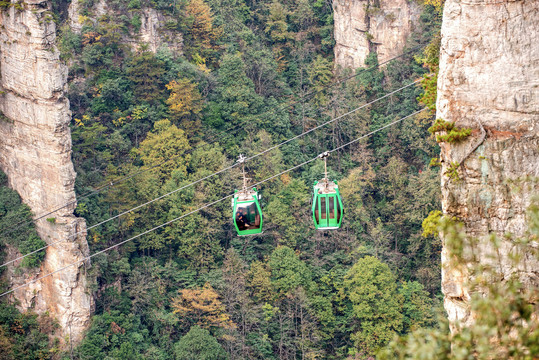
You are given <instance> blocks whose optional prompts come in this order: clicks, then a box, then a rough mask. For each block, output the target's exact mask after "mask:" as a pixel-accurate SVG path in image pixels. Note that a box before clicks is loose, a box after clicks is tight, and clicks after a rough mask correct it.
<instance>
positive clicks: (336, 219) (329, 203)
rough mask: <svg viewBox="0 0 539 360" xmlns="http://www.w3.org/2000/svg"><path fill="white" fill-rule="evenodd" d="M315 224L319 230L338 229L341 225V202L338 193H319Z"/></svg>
mask: <svg viewBox="0 0 539 360" xmlns="http://www.w3.org/2000/svg"><path fill="white" fill-rule="evenodd" d="M314 205H315V209H314V224H315V227H316V229H318V230H328V229H338V228H340V226H341V208H342V206H341V204H340V202H339V198H338V196H337V194H317V196H316V204H314Z"/></svg>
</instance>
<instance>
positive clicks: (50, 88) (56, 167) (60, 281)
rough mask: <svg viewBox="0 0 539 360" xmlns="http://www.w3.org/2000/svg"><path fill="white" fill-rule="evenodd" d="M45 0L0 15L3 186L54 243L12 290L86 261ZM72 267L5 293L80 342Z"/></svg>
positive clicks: (85, 303)
mask: <svg viewBox="0 0 539 360" xmlns="http://www.w3.org/2000/svg"><path fill="white" fill-rule="evenodd" d="M50 6H51V3H50V1H43V0H26V1H25V2H24V5H23V8H22V9H16V8H15V7H9V8H8V9H2V11H1V12H0V24H1V26H0V70H1V80H0V94H1V95H0V111H1V112H2V113H3V116H2V119H1V120H0V167H1V168H2V170H3V171H4V172H5V173H6V174H7V176H8V180H9V185H10V187H12V188H13V189H15V190H16V191H17V192H18V193H19V194H20V196H21V198H22V199H23V201H24V202H25V203H26V204H28V205H29V206H30V208H31V209H32V212H33V214H34V215H35V216H39V215H42V214H46V213H48V212H50V211H52V210H55V209H58V208H61V207H62V206H63V205H64V204H67V203H70V205H69V206H67V207H64V208H62V209H61V210H59V211H57V212H55V213H54V214H51V215H49V216H47V217H50V218H52V217H54V218H55V223H52V221H47V220H46V218H43V219H40V220H38V221H36V228H37V231H38V234H39V235H40V237H41V238H42V239H43V240H44V241H46V242H47V243H49V244H50V243H53V242H59V243H58V244H55V245H53V246H50V247H48V248H47V250H46V255H45V259H44V261H43V263H42V265H41V268H40V269H38V270H36V271H33V272H26V273H24V274H22V275H17V273H16V272H14V269H13V268H12V267H11V268H9V269H8V272H7V277H8V280H9V281H10V285H11V286H12V287H16V286H18V285H20V284H23V283H26V282H28V281H31V280H34V279H36V278H38V277H40V276H43V275H44V274H47V273H50V272H53V271H55V270H57V269H60V268H62V267H64V266H66V265H68V264H71V263H74V262H77V261H80V260H81V259H83V258H84V257H85V256H87V255H88V245H87V243H86V224H85V221H84V220H83V219H80V218H77V217H75V216H74V215H73V210H74V208H75V206H76V199H75V192H74V183H75V175H76V174H75V171H74V169H73V164H72V162H71V133H70V129H69V122H70V109H69V101H68V100H67V99H66V97H65V95H64V90H65V85H66V80H67V68H66V67H65V66H64V65H62V64H61V63H60V60H59V54H58V51H57V50H56V47H55V41H56V26H55V24H54V22H53V21H52V14H51V12H50ZM86 265H87V264H83V263H78V264H77V265H76V266H73V267H70V268H69V269H66V270H65V271H61V272H58V273H56V274H54V275H52V276H50V277H47V278H45V279H43V280H41V281H37V282H35V283H33V284H31V285H30V286H27V287H24V288H21V289H19V290H17V291H15V292H14V294H13V295H12V296H13V297H14V298H15V299H17V300H18V301H19V307H20V308H21V310H26V309H29V308H33V309H34V311H36V312H38V313H43V312H48V313H49V314H50V315H51V316H53V317H55V318H56V319H57V320H58V323H59V325H60V331H61V333H62V335H63V336H62V339H65V338H67V337H69V338H70V339H72V340H74V341H75V342H77V341H79V340H80V338H81V336H82V332H83V331H84V330H85V329H86V328H87V327H88V325H89V319H90V313H91V309H90V308H91V296H90V295H89V293H88V291H87V284H86V278H85V276H84V270H85V268H84V266H86Z"/></svg>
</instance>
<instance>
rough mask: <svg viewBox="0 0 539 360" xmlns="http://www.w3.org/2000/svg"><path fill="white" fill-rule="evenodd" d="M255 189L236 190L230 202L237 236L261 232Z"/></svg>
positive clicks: (258, 204)
mask: <svg viewBox="0 0 539 360" xmlns="http://www.w3.org/2000/svg"><path fill="white" fill-rule="evenodd" d="M258 200H259V196H258V192H257V191H256V188H253V189H252V190H236V193H235V194H234V199H233V200H232V207H233V221H234V226H235V227H236V231H237V233H238V235H240V236H241V235H255V234H260V233H261V232H262V223H263V219H262V210H261V208H260V203H259V202H258Z"/></svg>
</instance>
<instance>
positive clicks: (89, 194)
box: [0, 45, 422, 267]
mask: <svg viewBox="0 0 539 360" xmlns="http://www.w3.org/2000/svg"><path fill="white" fill-rule="evenodd" d="M419 48H422V45H417V46H415V47H413V48H411V49H410V50H408V51H405V52H403V53H402V54H400V55H397V56H394V57H392V58H390V59H388V60H386V61H383V62H381V63H379V64H377V65H373V66H371V67H369V68H366V69H362V70H360V71H359V72H357V73H356V74H353V75H350V76H347V77H344V78H342V79H338V80H336V81H334V82H332V83H331V84H328V85H325V86H323V87H322V88H321V89H319V90H315V91H311V92H308V93H307V94H304V95H303V96H301V98H300V99H299V100H296V101H293V102H291V103H289V104H285V106H282V108H281V109H279V107H278V108H276V109H270V110H267V111H265V112H263V113H262V114H260V115H259V116H265V115H267V114H272V113H274V114H275V113H277V112H280V111H284V110H286V109H288V108H291V107H293V106H295V105H298V104H300V103H302V102H303V101H305V99H306V98H308V97H310V96H316V95H318V94H319V93H321V92H323V91H325V90H327V89H329V88H332V87H333V86H336V85H339V84H341V83H343V82H346V81H348V80H351V79H353V78H356V77H358V76H360V75H362V74H365V73H367V72H370V71H373V70H375V69H378V68H379V67H380V66H382V65H385V64H387V63H389V62H391V61H393V60H396V59H398V58H401V57H403V56H405V55H408V54H411V53H413V52H414V51H416V50H417V49H419ZM307 100H310V99H307ZM243 125H244V124H243V122H242V123H240V124H238V125H236V126H233V127H230V128H228V129H224V130H223V131H222V134H221V135H220V136H219V135H217V134H216V135H214V136H213V137H212V138H211V139H210V140H209V141H210V142H205V143H204V144H200V145H196V146H195V147H193V148H192V149H190V150H188V151H186V152H185V153H184V154H181V155H175V156H172V157H170V158H168V159H166V160H164V161H162V162H160V163H158V164H155V165H152V166H151V167H149V168H146V169H142V170H139V171H137V172H135V173H133V174H129V175H126V176H124V177H120V178H118V179H116V180H112V181H109V182H107V183H106V184H103V185H100V186H98V187H97V188H96V189H94V190H91V191H88V192H86V193H85V194H83V195H81V196H80V197H78V198H77V199H76V200H73V201H70V202H67V203H65V204H64V205H61V206H59V207H58V208H56V209H54V210H51V211H49V212H47V213H45V214H42V215H39V216H37V217H36V218H35V219H32V220H30V221H27V220H22V221H20V222H18V223H16V224H14V225H12V226H11V227H9V228H6V229H2V230H1V232H0V235H4V234H6V233H11V232H12V231H14V230H16V229H18V228H20V227H21V226H23V225H26V224H29V223H31V222H36V221H38V220H41V219H43V218H45V217H47V216H49V215H52V214H54V213H56V212H58V211H60V210H62V209H65V208H66V207H68V206H71V205H74V204H76V203H77V202H78V201H80V200H83V199H86V198H89V197H92V196H94V195H97V194H99V193H101V192H102V191H105V190H108V189H111V188H113V187H114V186H116V185H117V184H120V183H122V182H125V181H127V180H129V179H132V178H133V177H136V176H138V175H140V174H143V173H145V172H147V171H150V170H152V169H155V168H157V167H160V166H161V165H163V164H165V163H168V162H169V161H172V160H174V159H176V158H178V157H180V156H185V155H188V154H191V153H192V152H194V151H195V150H197V149H198V148H202V147H204V146H209V145H212V144H214V143H215V142H217V141H219V140H221V139H223V138H224V137H226V136H229V135H230V134H231V133H233V132H236V131H237V130H238V129H240V128H241V127H242V126H243ZM0 267H1V266H0Z"/></svg>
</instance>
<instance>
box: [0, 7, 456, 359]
mask: <svg viewBox="0 0 539 360" xmlns="http://www.w3.org/2000/svg"><path fill="white" fill-rule="evenodd" d="M80 3H81V4H82V7H81V13H80V17H79V19H80V21H81V22H82V23H83V26H82V31H81V33H80V34H79V33H75V32H73V31H71V30H70V28H69V26H68V25H64V22H65V17H66V14H67V12H66V6H67V2H64V1H58V2H56V3H55V7H54V11H55V20H56V21H57V22H58V28H59V29H58V32H59V41H58V47H59V49H60V51H61V54H62V59H63V60H64V61H65V62H66V63H67V64H68V66H69V92H68V97H69V100H70V103H71V110H72V112H73V121H72V136H73V161H74V164H75V169H76V171H77V182H76V191H77V194H78V196H79V202H78V207H77V209H76V215H77V216H81V217H84V218H85V219H86V221H87V224H88V225H89V226H91V225H94V224H97V223H99V222H101V221H104V220H107V219H108V218H110V217H111V216H115V215H117V214H120V213H122V212H123V211H126V210H129V209H131V208H133V207H135V206H137V205H139V204H142V203H146V202H148V201H150V200H152V199H155V198H157V197H159V196H160V195H163V194H166V193H169V192H171V191H173V190H175V189H177V188H179V187H182V186H184V185H187V184H190V183H191V182H193V181H196V180H198V179H200V178H203V177H205V176H207V175H210V174H212V173H214V172H216V171H219V170H220V169H222V168H224V167H227V166H231V165H233V164H234V163H235V161H236V159H237V157H238V155H239V154H244V155H246V156H252V155H254V154H257V153H259V152H261V151H263V150H265V149H267V148H269V147H271V146H272V145H275V144H278V143H280V142H282V141H284V140H286V139H288V138H291V137H293V136H295V135H298V134H300V133H302V132H304V131H306V130H309V129H312V128H313V127H316V126H317V125H319V124H323V123H324V122H326V121H328V120H330V119H333V118H335V117H337V116H340V115H342V114H344V113H346V112H348V111H350V110H352V109H355V108H357V107H358V106H360V105H362V104H366V103H368V102H371V101H373V100H375V99H378V98H379V97H381V96H383V95H385V94H387V93H389V92H391V91H393V90H395V89H399V88H401V87H403V86H405V85H408V84H410V83H412V82H414V81H416V80H418V79H420V78H422V77H423V76H425V79H426V80H425V81H424V82H423V85H424V86H423V87H421V86H419V85H418V86H411V87H407V88H406V89H404V90H402V91H399V92H397V93H395V94H394V95H391V96H390V97H388V98H387V99H385V100H383V101H380V102H376V103H374V104H372V105H369V106H367V107H365V108H364V109H362V110H361V111H358V112H355V113H354V114H352V115H350V116H346V117H344V118H343V119H342V120H339V121H337V122H333V123H332V124H330V125H328V126H326V127H323V128H321V129H318V130H316V131H313V132H311V133H309V134H308V135H306V136H304V137H301V138H299V139H297V140H295V141H292V142H289V143H287V144H285V145H283V146H281V147H279V148H277V149H275V150H272V151H270V152H267V153H265V154H264V155H262V156H260V157H257V158H255V159H253V160H252V161H248V162H247V164H246V167H247V170H248V174H249V176H250V177H251V178H252V182H253V183H254V182H258V181H262V180H264V179H267V178H269V177H270V176H273V175H274V174H278V173H279V172H281V171H283V170H286V169H288V168H290V167H293V166H295V165H297V164H299V163H302V162H304V161H306V160H308V159H311V158H313V157H315V156H316V155H318V154H320V153H322V152H323V151H326V150H331V149H334V148H336V147H338V146H341V145H343V144H345V143H347V142H349V141H351V140H353V139H355V138H357V137H359V136H361V135H363V134H366V133H368V132H369V131H372V130H375V129H378V128H379V127H381V126H383V125H385V124H387V123H389V122H391V121H394V120H396V119H399V118H402V117H404V116H407V115H409V114H411V113H413V112H414V111H416V110H419V109H421V108H423V107H424V106H429V107H431V108H432V105H433V99H435V95H434V97H433V94H432V92H433V83H434V88H435V85H436V79H435V76H432V75H427V74H429V73H432V72H436V70H437V69H436V67H437V51H436V49H437V47H436V45H437V44H439V42H438V41H439V38H438V37H437V34H438V33H439V27H440V21H441V19H440V11H439V9H436V8H435V7H433V6H432V5H428V4H427V5H425V4H422V6H423V8H422V13H421V17H420V22H419V26H418V27H417V28H416V29H415V32H414V33H413V34H412V36H411V37H410V39H409V41H408V43H407V46H406V49H405V54H404V56H401V57H399V58H397V59H395V60H394V61H391V62H390V63H388V64H385V65H383V66H379V64H378V59H377V56H376V53H372V54H371V55H370V56H369V57H368V59H367V61H366V63H365V68H363V69H357V70H356V71H351V70H347V69H340V68H336V67H335V65H334V64H333V45H334V40H333V33H332V32H333V13H332V11H333V10H332V6H331V2H327V1H323V0H289V1H284V2H277V1H266V0H264V1H258V2H256V1H250V0H245V1H244V0H208V1H204V0H191V1H188V0H178V1H174V2H170V1H163V0H129V1H128V0H107V4H108V6H109V7H110V10H111V11H110V12H109V13H107V14H106V15H103V16H100V17H97V16H96V15H95V13H94V12H93V11H94V10H93V9H94V8H95V6H94V5H95V3H96V1H94V0H84V1H80ZM147 7H153V8H155V9H157V10H159V11H160V12H162V13H163V14H165V15H166V17H167V19H168V20H167V23H166V30H167V35H163V36H164V37H166V36H169V37H171V38H170V39H169V40H170V42H173V41H179V42H181V43H182V44H183V45H182V46H183V48H182V50H183V52H182V53H181V54H179V53H177V52H175V51H174V50H173V49H170V48H169V47H167V46H161V47H160V48H159V49H158V50H157V51H156V52H155V53H154V52H152V51H150V49H149V48H148V47H147V46H144V45H142V46H139V47H138V48H136V49H134V48H133V47H132V46H130V45H129V44H127V43H126V39H127V38H136V36H137V33H138V32H139V31H140V27H141V14H142V11H143V9H145V8H147ZM429 44H431V45H430V46H429ZM433 49H434V50H433ZM343 79H345V80H343ZM418 99H419V100H418ZM432 120H433V115H432V113H427V112H423V113H421V114H419V115H416V116H414V117H413V118H410V119H408V120H406V121H404V122H401V123H399V124H397V125H395V126H392V127H390V128H388V129H386V130H384V131H381V132H379V133H376V134H375V135H373V136H371V137H368V138H366V139H365V140H362V141H360V142H358V143H356V144H354V145H352V146H350V147H348V148H345V149H343V150H342V151H338V152H335V153H333V154H332V155H331V157H330V158H329V160H328V165H329V174H330V177H331V178H332V179H334V180H337V181H339V186H340V188H341V193H342V196H343V199H344V206H345V215H344V216H345V217H344V225H343V228H341V229H340V230H339V231H333V232H316V231H315V230H314V227H313V225H312V215H311V213H310V204H309V201H310V191H311V186H312V184H313V181H314V180H319V179H320V178H321V177H322V176H323V171H324V170H323V169H324V167H323V163H322V162H321V161H316V162H312V163H310V164H308V165H306V166H305V167H303V168H300V169H298V170H295V171H292V172H290V173H287V174H283V175H282V176H280V177H278V178H275V179H273V180H271V181H269V182H266V183H264V184H263V185H261V186H260V189H259V190H260V191H261V194H262V207H263V211H264V216H265V217H264V233H262V234H261V235H259V236H252V237H238V236H236V232H235V229H234V227H233V225H232V222H231V212H232V211H231V208H230V202H229V201H224V202H220V203H218V204H216V205H215V206H212V207H208V208H205V209H204V210H202V211H199V212H197V213H194V214H192V215H190V216H188V217H185V218H184V219H181V220H179V221H177V222H174V223H172V224H170V225H167V226H166V227H164V228H162V229H159V230H157V231H154V232H151V233H149V234H147V235H144V236H142V237H140V238H137V239H136V240H134V241H132V242H128V243H126V244H125V245H123V246H121V247H118V248H116V249H114V250H112V251H109V252H107V253H104V254H103V255H99V256H97V257H95V258H93V259H92V266H91V268H89V269H88V278H89V281H90V282H91V291H92V293H93V294H94V295H95V298H96V304H95V307H96V308H95V315H94V316H93V318H92V324H91V327H90V329H89V331H88V333H87V335H86V336H85V338H84V340H83V341H82V343H81V344H80V345H78V346H77V347H76V348H74V349H73V350H72V351H70V352H69V353H66V354H63V355H61V354H60V352H59V350H58V349H57V343H53V342H51V343H49V342H48V341H46V340H47V339H46V338H47V337H46V335H44V334H46V333H48V332H50V329H51V327H54V324H53V321H52V320H50V319H48V318H47V317H45V316H41V317H38V316H36V315H32V314H31V313H28V314H18V313H17V312H16V310H15V309H14V307H13V306H11V305H8V304H6V303H0V306H1V307H0V324H2V326H0V344H4V343H5V344H10V345H9V347H8V346H7V345H6V347H5V348H6V349H8V348H9V353H7V355H5V357H3V358H5V359H11V358H16V359H34V358H48V357H50V356H52V355H53V354H58V355H61V356H64V357H65V358H66V359H69V358H70V357H72V358H75V359H125V360H127V359H208V360H209V359H296V358H297V359H344V358H347V357H350V358H357V359H364V358H368V357H370V356H373V355H375V354H376V353H377V351H378V350H379V349H381V348H383V347H384V346H386V345H387V344H389V342H390V341H391V340H392V339H393V337H394V336H395V335H405V334H407V333H409V332H411V331H413V330H417V329H420V328H432V327H437V326H438V325H437V322H436V314H437V312H439V311H440V309H441V293H440V251H441V243H440V240H439V238H438V237H437V236H436V234H435V233H433V232H425V233H424V232H423V229H422V226H421V225H422V222H423V220H424V219H425V218H427V217H428V215H429V213H430V212H431V211H435V210H437V209H438V208H439V201H440V189H439V174H438V170H437V169H436V168H434V169H433V168H431V167H429V162H430V161H431V159H432V158H433V157H436V156H437V154H438V151H439V150H438V147H437V145H436V141H435V139H434V138H433V137H432V136H431V135H430V134H429V132H428V131H427V129H428V128H429V127H430V126H431V124H432ZM240 186H241V173H240V170H239V168H238V167H236V168H234V169H232V170H231V171H227V172H224V173H222V174H220V175H218V176H215V177H212V178H210V179H208V180H205V181H203V182H200V183H197V184H196V185H194V186H192V187H188V188H186V189H184V190H182V191H179V192H176V193H174V194H172V195H170V196H166V197H164V198H163V199H161V200H159V201H156V202H153V203H151V204H149V205H148V206H145V207H143V208H141V209H139V210H137V211H134V212H131V213H129V214H127V215H125V216H121V217H119V218H118V219H115V220H114V221H111V222H107V223H106V224H104V225H103V226H99V227H95V228H92V229H91V230H90V231H89V234H88V243H89V246H90V250H91V253H95V252H96V251H99V250H102V249H105V248H107V247H109V246H111V245H114V244H116V243H118V242H121V241H123V240H126V239H129V238H130V237H132V236H134V235H137V234H139V233H141V232H143V231H146V230H148V229H151V228H153V227H155V226H157V225H160V224H162V223H164V222H166V221H169V220H171V219H174V218H177V217H178V216H180V215H182V214H185V213H188V212H190V211H192V210H195V209H197V208H199V207H201V206H203V205H204V204H206V203H209V202H212V201H216V200H218V199H220V198H222V197H223V196H226V195H228V194H230V193H232V192H233V191H234V189H235V188H238V187H240ZM96 189H103V191H99V193H98V194H96V195H91V196H87V194H91V193H92V192H93V191H95V190H96ZM0 196H2V201H3V200H4V199H8V200H7V201H11V202H13V203H16V202H17V201H18V203H17V204H19V203H20V200H18V198H17V196H16V195H14V194H12V193H10V192H9V190H8V189H7V188H5V187H2V189H1V191H0ZM8 209H10V208H8ZM17 209H18V208H17ZM17 211H20V212H21V213H25V214H26V216H29V215H28V214H29V211H28V209H27V208H25V207H21V208H20V209H19V210H17ZM8 215H9V216H12V217H14V216H20V215H16V214H14V213H10V212H9V211H7V210H6V211H4V210H3V208H1V207H0V223H2V221H5V222H6V223H8V222H9V221H10V220H9V218H8ZM22 231H26V230H23V229H21V232H22ZM28 231H32V230H28ZM32 239H33V240H32V241H33V242H34V243H32V244H30V245H28V244H26V243H27V241H25V240H24V239H23V240H17V244H15V245H17V246H19V249H20V250H21V252H23V253H25V252H27V250H26V249H29V250H31V249H35V248H38V247H40V246H42V245H41V244H40V243H38V238H37V239H36V237H35V236H34V237H33V238H32ZM4 240H5V239H4ZM19 243H21V244H26V245H24V246H27V248H21V246H22V245H19ZM31 261H32V262H33V263H25V264H24V266H26V267H32V266H36V265H37V264H39V261H40V258H39V256H37V257H35V258H32V259H31ZM43 324H45V325H43ZM51 324H52V325H51ZM19 327H20V329H23V330H19ZM440 331H441V332H442V333H443V332H444V331H446V330H445V329H442V330H440ZM29 333H31V334H34V336H33V337H31V338H29V337H25V336H23V335H24V334H29ZM9 339H11V340H9ZM30 343H31V346H29V345H28V344H30ZM0 358H2V357H0ZM3 358H2V359H3Z"/></svg>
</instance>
